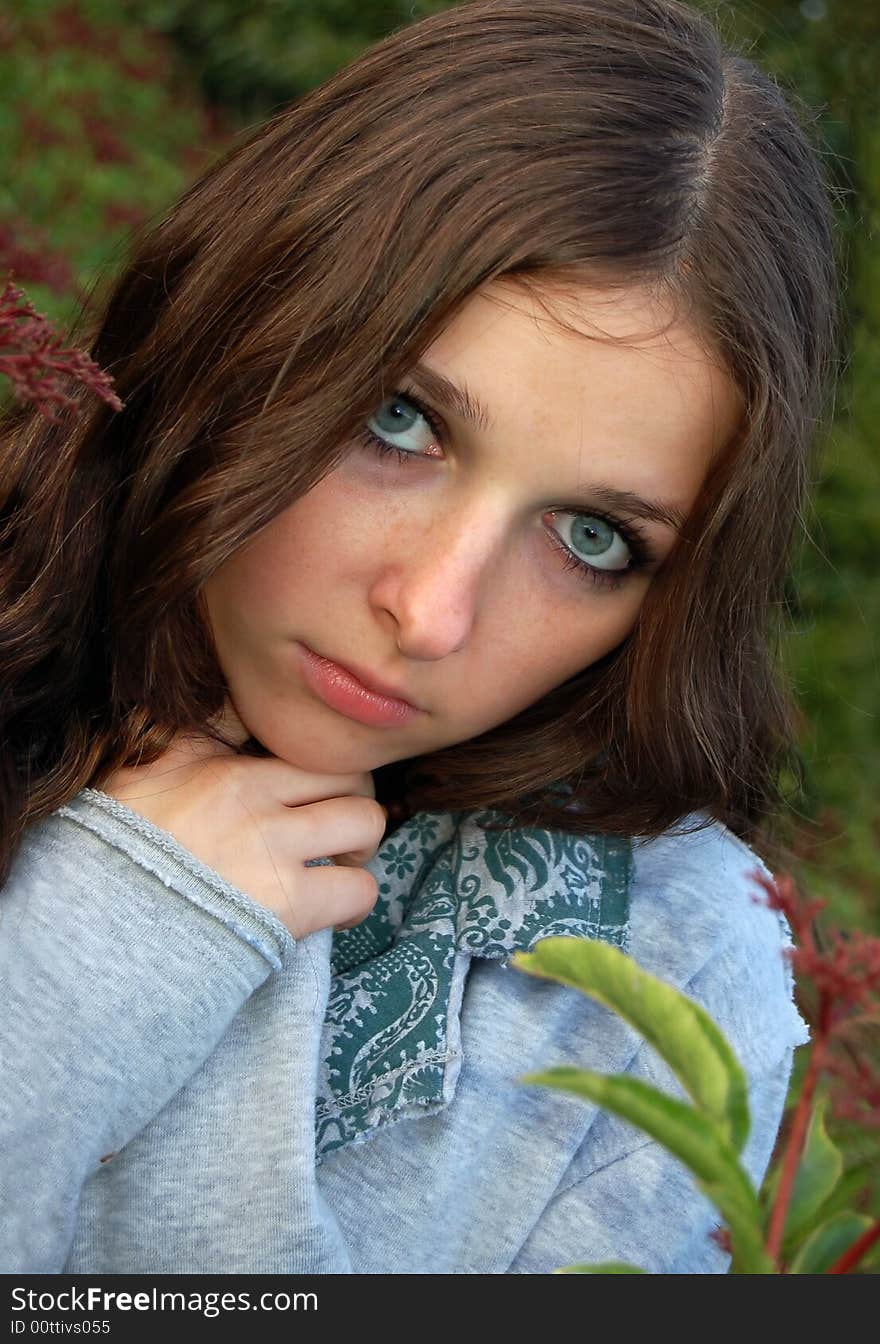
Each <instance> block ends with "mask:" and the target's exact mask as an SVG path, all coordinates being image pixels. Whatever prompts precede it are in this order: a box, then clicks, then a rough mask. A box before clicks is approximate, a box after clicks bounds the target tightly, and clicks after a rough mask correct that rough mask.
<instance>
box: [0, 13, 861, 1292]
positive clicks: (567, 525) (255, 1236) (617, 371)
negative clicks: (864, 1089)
mask: <svg viewBox="0 0 880 1344" xmlns="http://www.w3.org/2000/svg"><path fill="white" fill-rule="evenodd" d="M836 313H837V297H836V281H835V247H834V234H833V229H832V213H831V207H830V203H829V190H828V187H827V184H826V182H825V179H824V176H823V171H822V168H821V164H820V161H819V158H818V156H817V154H816V152H815V150H814V149H813V148H812V147H811V145H810V143H809V140H808V137H807V135H806V133H805V131H804V130H803V128H802V126H801V123H800V120H799V119H798V117H797V116H796V115H795V114H794V113H793V111H792V110H791V108H790V107H789V106H788V105H787V103H786V101H785V99H784V98H783V97H782V95H781V94H780V92H779V90H778V89H777V88H776V87H775V85H774V84H773V83H772V82H771V81H770V80H769V79H768V78H767V77H766V76H765V75H763V74H761V73H760V72H759V71H758V70H757V69H756V68H755V67H754V65H752V64H751V63H750V62H749V61H747V60H745V59H744V58H743V57H741V56H739V55H737V54H735V53H733V52H730V51H728V50H726V49H725V48H723V47H722V45H721V44H720V42H719V38H718V36H717V35H716V32H715V30H714V29H713V27H712V26H711V25H710V24H709V23H708V22H707V21H706V20H705V19H704V18H703V17H701V16H700V15H699V14H697V13H696V12H695V11H693V10H692V9H690V8H689V7H687V6H686V5H684V4H680V3H676V0H539V2H538V3H535V0H528V3H526V2H525V0H471V2H470V3H466V4H462V5H459V6H457V7H455V8H453V9H449V10H448V11H446V12H444V13H442V14H437V15H434V16H433V17H430V18H428V19H425V20H423V21H421V22H418V23H415V24H412V25H411V26H408V27H405V28H403V29H401V30H400V31H398V32H395V33H393V34H392V35H391V36H390V37H388V38H387V39H386V40H384V41H382V42H380V43H379V44H378V45H377V46H375V47H374V48H372V49H371V50H370V51H368V52H367V53H366V54H365V55H363V56H362V57H360V58H359V59H358V60H356V61H355V62H354V63H353V64H352V65H351V66H349V67H348V68H347V69H345V70H342V71H341V72H340V73H339V74H338V75H336V76H335V77H334V78H332V79H331V80H330V81H328V82H327V83H326V84H325V85H324V86H322V87H321V88H319V89H317V90H315V91H314V92H312V93H311V94H309V95H308V96H306V97H304V98H302V99H301V100H299V101H298V102H297V103H296V104H295V105H293V106H291V107H290V108H288V109H287V110H285V111H284V112H282V113H281V114H280V115H278V116H277V117H275V118H274V119H273V120H272V121H271V122H270V123H269V124H268V125H267V126H265V127H264V128H263V129H261V130H259V131H257V133H256V134H252V135H251V136H250V137H249V138H248V139H246V140H245V141H244V142H243V143H241V144H239V145H238V146H237V147H236V148H234V149H233V150H232V152H230V153H229V154H228V155H227V156H226V157H225V158H224V159H223V161H222V162H220V163H219V164H217V165H216V166H215V167H214V168H213V169H212V170H211V171H210V172H208V173H207V174H206V175H205V176H204V177H203V178H202V179H201V180H200V181H199V182H197V183H196V185H195V186H193V187H192V188H191V189H190V190H189V191H188V192H187V193H186V194H185V195H184V196H183V198H182V199H181V200H180V201H179V202H178V203H177V205H175V207H174V208H173V209H172V210H171V211H170V212H169V213H168V215H167V217H166V218H164V219H162V220H160V221H159V222H158V223H157V224H156V225H155V227H153V228H152V229H151V230H149V231H145V232H144V233H143V236H142V237H141V238H140V240H139V242H138V245H137V247H136V249H135V252H134V256H133V260H132V262H131V264H130V266H129V267H128V269H127V270H126V271H125V273H124V274H123V276H122V278H121V279H120V280H119V281H118V283H117V284H116V287H115V289H114V291H113V293H112V295H111V296H110V298H109V302H108V303H107V305H106V311H105V313H104V316H103V319H102V321H101V322H100V326H99V330H98V332H97V335H96V338H95V340H94V343H93V345H92V354H93V356H94V358H95V359H96V360H97V361H98V362H99V363H100V364H101V365H102V366H103V367H105V368H106V369H108V370H109V371H110V372H111V373H112V375H113V377H114V379H115V384H116V390H117V391H118V393H119V395H120V396H121V397H122V399H123V401H124V410H123V411H122V412H121V413H118V414H114V413H112V412H111V411H110V410H109V409H108V408H107V407H105V406H103V405H98V406H89V407H88V408H84V410H83V414H82V416H81V417H80V419H79V420H77V421H76V422H75V423H71V422H67V423H65V424H62V425H60V426H47V425H46V424H44V423H43V422H42V421H40V420H38V419H37V418H36V417H34V416H27V415H24V414H21V415H19V416H17V417H16V420H15V422H14V423H12V422H10V423H9V429H8V432H7V435H6V442H5V448H4V460H3V477H2V501H3V515H2V516H3V532H2V556H3V570H2V574H3V580H2V582H3V594H4V601H3V603H2V613H0V620H2V629H3V636H2V639H3V643H2V647H3V655H4V656H3V672H2V695H0V714H2V744H3V745H2V755H0V761H2V771H3V788H2V802H0V806H2V813H0V840H2V870H0V876H2V880H3V882H4V890H3V893H2V897H0V909H2V922H0V945H2V956H3V966H4V983H5V988H4V1012H3V1016H2V1024H0V1040H2V1047H3V1069H4V1081H3V1088H2V1102H0V1105H2V1128H3V1135H2V1164H3V1178H4V1183H5V1185H6V1189H5V1193H4V1222H3V1233H2V1236H3V1253H2V1261H3V1269H4V1270H5V1271H6V1272H12V1271H21V1270H25V1271H31V1272H35V1271H62V1270H64V1271H68V1272H72V1271H78V1272H89V1273H98V1272H101V1273H104V1272H123V1271H135V1272H150V1273H158V1272H192V1271H197V1272H224V1273H230V1272H240V1271H254V1272H279V1273H280V1272H285V1273H291V1272H304V1271H317V1272H322V1273H324V1272H340V1271H341V1272H353V1273H373V1272H390V1273H412V1272H441V1273H448V1272H458V1273H468V1272H484V1273H485V1272H488V1273H508V1272H515V1273H545V1272H549V1271H551V1270H553V1269H555V1268H557V1267H558V1266H561V1265H565V1264H568V1263H571V1262H573V1261H576V1260H578V1261H583V1260H592V1261H599V1260H603V1259H624V1260H629V1261H633V1262H635V1263H636V1264H640V1265H642V1266H643V1267H644V1268H646V1269H649V1270H654V1271H662V1272H718V1271H723V1270H724V1269H725V1268H726V1267H727V1264H728V1259H727V1257H726V1255H725V1253H724V1251H723V1250H722V1249H721V1247H720V1246H719V1244H718V1243H717V1242H716V1241H715V1240H714V1239H713V1238H712V1236H711V1235H710V1233H711V1232H712V1229H713V1226H714V1222H715V1216H714V1212H713V1210H712V1208H711V1206H710V1205H709V1204H708V1203H707V1201H706V1200H705V1199H704V1198H703V1197H702V1196H701V1195H700V1194H699V1192H698V1190H697V1188H696V1186H695V1184H694V1182H693V1180H692V1179H691V1177H690V1176H689V1174H688V1173H687V1172H686V1171H685V1169H684V1168H683V1167H681V1166H680V1165H679V1164H678V1163H677V1162H676V1161H675V1160H674V1159H673V1158H671V1157H669V1156H668V1155H667V1154H666V1153H665V1151H664V1150H662V1149H661V1148H659V1147H658V1146H657V1145H656V1144H655V1143H653V1142H652V1141H649V1140H648V1139H647V1138H646V1137H645V1135H644V1134H642V1133H640V1132H638V1131H636V1130H634V1129H632V1128H630V1127H629V1126H627V1125H626V1124H624V1123H623V1122H620V1121H618V1120H616V1119H615V1118H613V1117H611V1116H609V1115H606V1114H603V1113H600V1112H598V1111H597V1110H596V1108H595V1107H592V1106H589V1105H586V1104H585V1103H583V1102H581V1101H579V1100H577V1099H576V1098H573V1097H571V1096H566V1095H564V1094H561V1093H557V1092H552V1091H550V1090H548V1089H542V1088H538V1087H534V1086H525V1085H523V1084H521V1083H519V1082H518V1081H517V1079H518V1077H519V1076H520V1075H521V1074H523V1073H525V1072H527V1071H530V1070H532V1069H540V1068H543V1067H545V1066H548V1065H551V1064H559V1063H570V1064H576V1065H580V1066H583V1067H588V1068H593V1069H599V1070H600V1071H603V1072H628V1073H630V1074H632V1075H634V1076H639V1077H643V1078H648V1079H652V1080H654V1081H659V1082H660V1083H661V1085H663V1086H666V1087H667V1088H668V1089H670V1090H673V1091H674V1090H676V1084H675V1082H674V1080H673V1079H672V1077H671V1075H669V1074H668V1072H666V1071H665V1070H664V1069H663V1068H661V1066H660V1064H659V1063H658V1061H657V1059H656V1057H653V1056H652V1055H651V1052H649V1051H648V1050H647V1049H643V1048H640V1045H639V1041H638V1039H637V1038H636V1037H635V1036H634V1034H633V1033H632V1032H631V1031H630V1030H629V1029H628V1028H626V1027H624V1025H623V1024H622V1022H621V1021H620V1020H619V1019H617V1018H615V1017H613V1016H612V1015H611V1014H609V1013H608V1012H606V1011H605V1010H604V1009H601V1008H599V1006H598V1005H596V1004H595V1003H593V1002H592V1001H588V1000H587V999H585V998H584V997H583V996H582V995H580V994H578V993H577V992H576V991H574V990H571V989H569V988H566V987H563V986H560V985H557V984H554V983H550V982H546V981H539V980H535V979H533V978H532V977H527V976H525V975H522V974H521V973H517V972H516V971H515V970H514V969H512V968H511V967H509V965H508V962H509V959H510V956H511V953H512V952H513V951H515V950H516V949H518V948H523V949H528V948H530V947H532V946H534V944H535V942H536V941H537V940H538V939H539V938H542V937H545V936H548V935H550V934H565V935H569V936H577V937H593V938H604V939H607V940H609V941H612V942H614V943H616V944H618V945H619V946H622V947H625V948H627V949H628V950H629V951H630V953H631V954H632V955H633V956H634V957H636V958H637V959H638V961H639V962H640V963H641V964H642V965H643V966H644V967H645V968H646V969H648V970H650V971H652V972H653V973H655V974H657V975H659V976H661V977H662V978H663V979H665V980H667V981H668V982H669V983H671V984H674V985H676V986H677V987H679V988H681V989H684V990H685V991H686V992H687V993H689V994H690V995H691V996H692V997H693V998H695V999H696V1000H697V1001H698V1002H699V1003H701V1004H702V1005H703V1007H705V1008H706V1009H707V1011H708V1012H709V1013H710V1014H711V1015H712V1016H713V1017H714V1018H715V1020H716V1021H717V1022H718V1023H719V1025H720V1026H721V1028H722V1030H723V1031H724V1032H725V1034H726V1035H727V1036H728V1038H729V1039H730V1041H731V1043H732V1045H733V1047H734V1049H735V1050H736V1052H737V1054H738V1055H739V1057H740V1059H741V1060H742V1062H743V1064H744V1066H745V1068H746V1070H747V1073H748V1077H749V1085H750V1100H751V1110H752V1117H753V1125H752V1131H751V1135H750V1138H749V1141H748V1145H747V1148H746V1150H745V1153H744V1160H745V1163H746V1166H747V1167H748V1169H749V1171H750V1172H751V1174H752V1176H753V1178H754V1179H755V1180H756V1181H758V1180H760V1179H761V1176H762V1174H763V1172H764V1170H765V1168H766V1166H767V1163H768V1160H769V1157H770V1153H771V1150H772V1147H773V1142H774V1138H775V1135H776V1131H777V1127H778V1124H779V1120H780V1116H781V1113H782V1107H783V1103H784V1099H785V1094H786V1088H787V1083H788V1079H789V1073H790V1069H791V1063H792V1054H793V1050H794V1048H795V1047H796V1046H797V1045H798V1044H800V1043H801V1042H803V1041H804V1040H805V1039H806V1031H805V1028H804V1025H803V1023H802V1021H801V1019H800V1018H799V1016H798V1014H797V1012H796V1010H795V1008H794V1006H793V1003H792V989H791V982H790V977H789V975H788V973H787V971H786V967H785V963H784V959H783V956H782V953H783V949H784V947H785V945H786V941H787V932H786V930H785V928H784V926H783V925H782V924H781V923H780V920H779V919H778V917H777V916H776V915H775V914H773V913H772V912H770V911H769V910H767V909H766V908H764V907H762V906H761V905H759V904H758V903H756V901H755V899H754V889H753V884H752V880H751V874H752V872H753V870H754V869H755V867H756V865H757V863H758V859H757V854H759V853H762V854H763V855H764V857H765V858H772V855H771V851H770V849H769V844H770V828H769V823H770V822H771V820H772V818H773V815H774V812H775V811H778V808H779V801H778V796H777V794H776V792H775V790H776V780H777V777H778V773H779V769H780V765H781V763H782V761H783V760H784V758H785V755H786V753H787V751H788V749H789V746H790V743H791V738H792V727H791V714H790V710H789V707H788V702H787V699H786V695H785V692H784V690H783V689H782V688H781V687H780V685H779V679H778V676H777V673H776V671H775V669H774V661H773V642H772V634H773V630H772V625H771V623H770V617H771V616H772V615H773V613H774V612H775V611H776V610H777V609H778V607H779V605H780V601H781V596H782V583H783V578H784V574H785V565H786V556H787V553H788V549H789V544H790V540H791V536H792V530H793V524H794V520H795V518H796V517H797V515H798V512H799V510H800V509H801V508H802V507H803V497H804V484H805V481H806V480H807V477H808V474H809V460H810V459H809V454H810V447H811V444H812V442H813V438H814V432H815V427H816V423H817V421H818V419H819V418H820V413H821V411H822V409H823V405H824V397H825V394H826V391H827V385H828V383H829V382H830V373H831V367H832V358H833V351H834V348H835V339H836ZM386 814H390V815H389V816H388V817H387V821H386ZM402 1121H407V1122H408V1123H401V1122H402Z"/></svg>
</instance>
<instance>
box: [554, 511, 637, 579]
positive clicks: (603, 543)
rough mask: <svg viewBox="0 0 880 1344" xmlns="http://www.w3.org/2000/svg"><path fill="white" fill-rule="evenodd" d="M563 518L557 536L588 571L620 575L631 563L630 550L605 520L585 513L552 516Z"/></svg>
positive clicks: (619, 531)
mask: <svg viewBox="0 0 880 1344" xmlns="http://www.w3.org/2000/svg"><path fill="white" fill-rule="evenodd" d="M554 517H557V518H563V519H565V520H566V521H565V522H564V523H563V526H562V529H561V532H560V536H561V537H562V539H563V541H564V542H565V544H566V546H567V548H568V549H569V550H570V551H571V552H572V553H573V554H574V556H575V558H576V559H577V560H579V561H580V562H581V563H582V564H584V565H587V566H588V567H589V568H590V569H603V570H608V571H610V572H611V573H617V574H620V573H622V572H624V571H625V570H627V569H629V568H630V566H631V565H632V563H633V559H634V556H633V548H632V546H631V545H630V543H629V541H628V540H627V538H626V537H624V535H623V533H622V532H621V530H620V529H619V528H618V527H614V526H613V525H612V524H611V523H610V522H609V521H608V519H607V518H598V517H595V516H592V515H588V514H581V513H574V514H564V513H563V514H555V515H554Z"/></svg>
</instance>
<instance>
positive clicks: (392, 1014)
mask: <svg viewBox="0 0 880 1344" xmlns="http://www.w3.org/2000/svg"><path fill="white" fill-rule="evenodd" d="M490 819H491V820H492V821H497V820H498V816H497V814H494V813H492V812H420V813H417V814H416V815H415V816H414V817H412V818H411V819H410V820H409V821H408V822H406V823H405V824H404V825H402V826H401V827H400V828H399V829H398V830H396V831H395V832H393V833H392V834H391V835H390V836H389V837H388V838H387V839H385V840H384V841H383V842H382V844H381V845H380V847H379V849H378V851H377V853H376V855H375V856H374V857H373V859H372V860H371V861H370V862H369V863H368V864H367V865H366V867H367V868H368V869H369V871H370V872H371V873H372V874H373V875H374V877H375V878H376V879H377V881H378V883H379V896H378V899H377V901H376V905H375V907H374V908H373V910H372V911H371V913H370V914H369V916H368V917H367V918H366V919H365V920H363V921H362V922H361V923H360V924H358V925H356V926H355V927H354V928H351V929H343V930H340V931H338V932H336V933H334V935H333V945H332V956H331V973H332V982H331V989H330V998H329V1002H328V1006H327V1014H326V1018H325V1023H324V1036H323V1042H322V1046H323V1048H322V1056H323V1057H322V1060H321V1064H320V1068H319V1078H318V1100H317V1110H316V1117H315V1119H316V1141H317V1158H318V1161H320V1160H321V1159H322V1158H323V1157H324V1156H325V1155H326V1154H327V1153H329V1152H332V1151H333V1149H335V1148H339V1147H341V1146H342V1145H343V1144H347V1143H351V1142H359V1141H362V1140H363V1139H365V1138H367V1137H368V1136H369V1135H370V1133H371V1132H372V1131H374V1130H375V1129H377V1128H378V1127H379V1126H382V1125H385V1124H388V1123H390V1122H393V1121H396V1120H400V1119H404V1118H406V1117H407V1116H414V1115H432V1114H435V1113H436V1112H437V1111H440V1110H442V1109H443V1107H445V1106H447V1105H448V1104H449V1101H450V1100H451V1099H452V1096H453V1094H454V1091H455V1085H456V1082H457V1080H458V1074H459V1071H460V1068H461V1059H462V1054H461V1038H460V1012H461V1003H462V995H463V992H464V985H465V980H466V978H467V972H468V968H469V966H470V963H471V959H472V958H474V957H488V958H494V959H497V960H499V961H502V962H504V961H507V960H508V959H509V957H510V956H511V954H512V953H513V952H514V951H517V950H522V951H529V950H530V949H531V947H532V946H533V945H534V944H535V943H536V942H537V941H538V940H539V939H540V938H548V937H551V936H554V935H563V936H570V937H579V938H601V939H603V940H605V941H607V942H610V943H613V944H615V945H616V946H618V947H622V948H624V949H625V948H626V945H627V920H628V912H629V882H630V877H631V871H632V846H631V844H630V842H629V841H628V840H622V839H618V838H616V837H611V836H576V835H568V834H565V833H564V832H561V831H547V830H542V829H539V828H519V829H514V828H508V829H507V830H505V831H494V832H493V831H487V830H486V829H485V827H484V823H485V822H486V821H487V820H490ZM317 862H321V860H318V861H317ZM326 862H329V860H326Z"/></svg>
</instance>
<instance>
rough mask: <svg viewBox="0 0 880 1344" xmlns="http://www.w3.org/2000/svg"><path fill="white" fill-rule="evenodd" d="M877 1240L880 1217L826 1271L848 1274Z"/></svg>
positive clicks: (879, 1232) (878, 1239)
mask: <svg viewBox="0 0 880 1344" xmlns="http://www.w3.org/2000/svg"><path fill="white" fill-rule="evenodd" d="M877 1241H880V1219H878V1220H877V1222H876V1223H875V1224H874V1226H873V1227H869V1228H868V1229H867V1230H866V1231H864V1232H863V1233H862V1235H861V1236H860V1237H859V1238H858V1240H856V1241H854V1242H853V1244H852V1246H850V1248H849V1250H846V1251H844V1253H843V1255H842V1256H841V1257H840V1259H839V1260H835V1262H834V1264H833V1265H832V1266H831V1268H830V1269H828V1270H826V1271H825V1272H826V1273H827V1274H848V1273H849V1271H850V1270H851V1269H852V1268H853V1266H854V1265H857V1264H858V1263H859V1261H860V1260H861V1258H862V1256H863V1255H865V1254H866V1253H867V1252H868V1251H869V1250H870V1249H871V1247H872V1246H873V1245H874V1243H875V1242H877Z"/></svg>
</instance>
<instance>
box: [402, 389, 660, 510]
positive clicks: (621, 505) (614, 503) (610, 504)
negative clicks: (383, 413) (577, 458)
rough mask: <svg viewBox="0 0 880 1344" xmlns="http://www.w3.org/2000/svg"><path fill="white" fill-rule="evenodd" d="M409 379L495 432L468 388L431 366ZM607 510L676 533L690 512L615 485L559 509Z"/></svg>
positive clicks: (594, 490) (454, 410) (446, 405)
mask: <svg viewBox="0 0 880 1344" xmlns="http://www.w3.org/2000/svg"><path fill="white" fill-rule="evenodd" d="M408 377H409V378H411V379H412V381H413V382H414V383H416V384H417V386H418V389H419V391H421V392H424V393H425V395H426V396H428V397H430V398H431V399H432V400H433V401H436V402H438V403H439V404H440V405H441V406H442V407H443V408H444V410H447V411H451V412H452V413H453V414H454V415H457V416H458V417H459V419H461V420H464V421H466V422H467V423H468V424H471V425H476V427H477V428H478V429H481V430H483V431H484V432H487V431H489V430H491V429H492V427H493V426H492V417H491V416H490V414H489V412H488V410H487V409H486V407H485V406H484V405H483V403H482V402H481V401H480V400H479V399H478V398H477V397H474V396H473V395H472V394H471V393H470V392H469V391H468V389H467V388H466V387H459V386H458V385H457V384H456V383H453V382H452V381H451V380H450V379H449V378H447V377H445V376H444V375H443V374H442V373H438V371H437V370H436V369H431V368H429V367H428V365H427V364H414V365H413V366H412V368H411V369H410V370H409V371H408ZM596 508H606V509H610V510H612V511H614V512H617V513H622V514H624V515H625V516H626V517H627V518H644V519H645V520H646V521H648V522H654V523H662V524H663V526H664V527H670V528H672V530H673V531H674V532H680V531H681V529H682V528H683V526H684V523H685V518H686V513H685V511H684V510H683V509H679V508H677V507H676V506H675V505H673V504H669V503H667V502H666V501H664V500H662V499H643V498H642V497H641V495H637V494H635V493H634V491H632V490H618V489H617V488H616V487H615V486H613V485H601V484H598V483H597V484H596V485H591V486H590V488H589V495H585V496H583V497H582V498H575V499H570V500H569V502H568V503H567V504H564V505H562V504H560V505H559V506H558V510H559V512H560V513H561V512H565V511H566V510H568V509H571V510H583V509H596Z"/></svg>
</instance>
